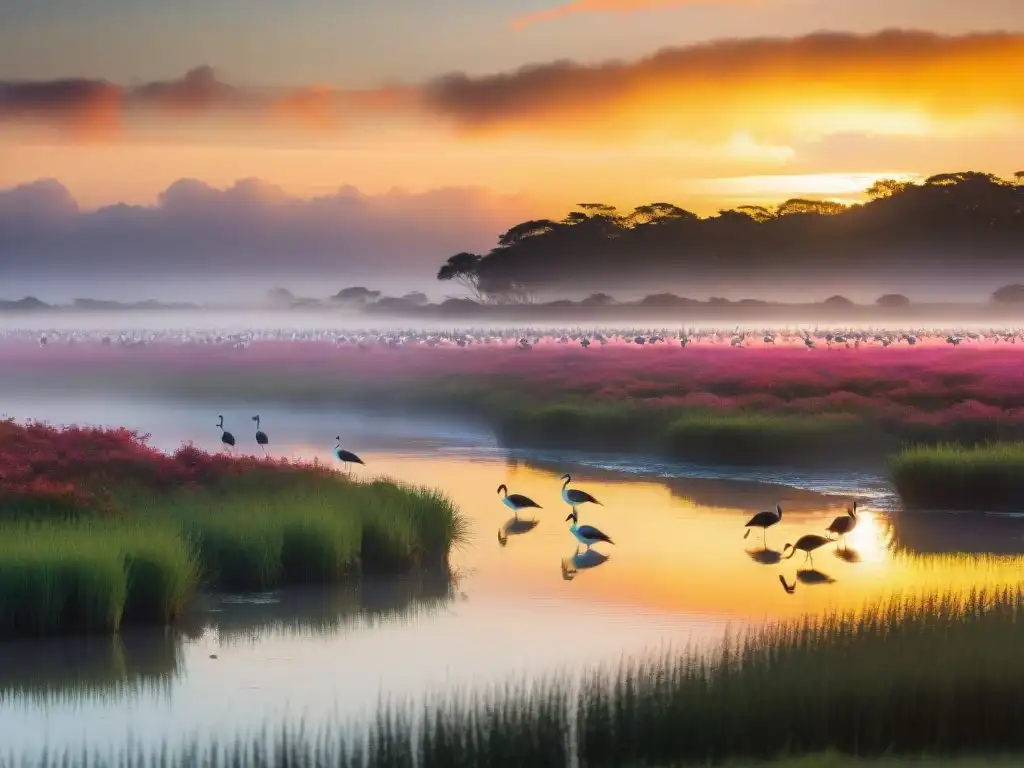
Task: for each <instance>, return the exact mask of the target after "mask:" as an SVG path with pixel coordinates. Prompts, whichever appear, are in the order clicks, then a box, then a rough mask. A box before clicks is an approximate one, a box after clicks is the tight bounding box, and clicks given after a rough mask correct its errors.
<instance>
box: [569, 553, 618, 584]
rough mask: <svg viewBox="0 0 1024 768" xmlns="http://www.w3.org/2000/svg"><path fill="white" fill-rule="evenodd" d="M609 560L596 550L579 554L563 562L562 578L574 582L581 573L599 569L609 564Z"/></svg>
mask: <svg viewBox="0 0 1024 768" xmlns="http://www.w3.org/2000/svg"><path fill="white" fill-rule="evenodd" d="M609 559H610V557H609V556H608V555H605V554H602V553H600V552H598V551H597V550H596V549H588V550H585V551H583V552H577V553H576V554H574V555H573V556H572V557H567V558H565V559H564V560H562V578H563V579H565V580H566V581H572V580H573V579H575V578H576V575H577V574H578V573H579V572H580V571H586V570H590V569H591V568H597V566H599V565H603V564H604V563H607V562H608V560H609Z"/></svg>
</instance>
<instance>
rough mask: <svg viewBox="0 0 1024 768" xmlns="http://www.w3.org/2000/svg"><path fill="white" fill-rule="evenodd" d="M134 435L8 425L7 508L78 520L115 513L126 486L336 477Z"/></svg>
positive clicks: (1, 455) (0, 485)
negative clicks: (260, 475)
mask: <svg viewBox="0 0 1024 768" xmlns="http://www.w3.org/2000/svg"><path fill="white" fill-rule="evenodd" d="M147 438H148V435H141V434H138V433H137V432H133V431H131V430H128V429H102V428H98V427H64V428H61V429H58V428H56V427H51V426H49V425H46V424H40V423H36V422H30V423H28V424H18V423H16V422H14V421H13V420H6V421H0V508H3V507H7V506H9V505H15V504H22V505H24V504H30V505H32V506H34V507H45V508H49V509H53V510H57V511H64V512H66V513H68V514H73V513H75V512H78V511H83V510H96V511H101V512H104V511H107V512H109V511H112V510H113V508H114V495H113V493H112V491H113V490H114V489H118V488H127V487H130V488H139V489H147V490H170V489H174V488H185V487H196V488H208V487H210V486H213V485H215V484H216V483H218V482H219V481H221V480H223V479H225V478H228V477H238V476H241V475H244V474H247V473H251V472H266V473H270V474H274V475H287V474H290V473H298V472H306V473H308V472H328V471H329V470H328V469H326V468H323V467H320V466H319V465H310V464H301V463H292V462H289V461H287V460H286V459H260V458H256V457H239V458H235V457H231V456H225V455H219V454H210V453H206V452H205V451H201V450H199V449H198V448H195V447H194V446H192V445H184V446H182V447H181V448H179V449H178V450H177V451H175V452H174V453H173V454H171V455H167V454H165V453H162V452H161V451H158V450H156V449H155V448H153V447H151V446H150V445H148V444H147V442H146V440H147Z"/></svg>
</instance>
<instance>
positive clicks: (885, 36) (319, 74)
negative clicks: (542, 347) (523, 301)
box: [0, 0, 1024, 215]
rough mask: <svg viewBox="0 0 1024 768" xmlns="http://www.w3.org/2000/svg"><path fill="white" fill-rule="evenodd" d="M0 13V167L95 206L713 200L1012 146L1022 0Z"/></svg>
mask: <svg viewBox="0 0 1024 768" xmlns="http://www.w3.org/2000/svg"><path fill="white" fill-rule="evenodd" d="M0 18H2V19H3V24H0V81H2V82H3V85H0V136H2V139H0V141H2V143H0V188H3V187H10V186H13V185H16V184H19V183H24V182H27V181H32V180H35V179H39V178H56V179H58V180H60V181H61V182H62V183H63V184H64V185H65V186H67V187H68V189H69V190H70V191H71V193H72V194H73V195H74V196H75V198H76V199H77V200H78V202H79V203H80V204H81V205H82V206H83V207H85V208H89V207H95V206H98V205H103V204H109V203H114V202H129V203H150V204H151V203H153V202H154V201H156V200H157V197H158V195H159V194H160V193H161V192H162V191H163V190H164V189H165V188H167V187H168V186H169V185H170V184H172V183H173V182H174V181H175V180H177V179H179V178H182V177H189V178H196V179H200V180H202V181H205V182H207V183H209V184H211V185H213V186H216V187H225V186H228V185H230V184H231V183H233V182H234V181H236V180H237V179H242V178H250V177H258V178H260V179H263V180H265V181H267V182H269V183H270V184H272V185H276V186H277V187H280V188H281V190H283V192H285V193H287V194H289V195H295V196H300V197H308V196H314V195H323V194H329V193H331V192H332V191H333V190H336V189H337V188H339V187H341V186H343V185H352V186H354V187H356V188H358V189H359V190H361V191H362V192H364V193H368V194H379V193H383V192H386V191H388V190H390V189H393V188H395V187H398V188H401V189H403V190H407V191H410V192H424V191H428V190H431V189H437V188H445V187H473V188H481V194H485V191H488V192H492V193H498V194H521V195H523V196H525V199H526V200H527V201H528V203H529V205H530V206H536V207H537V210H538V212H539V213H546V214H548V215H557V214H559V213H561V212H562V211H563V210H564V209H565V207H567V206H569V205H571V204H573V203H574V202H577V201H580V200H601V201H605V202H611V203H614V204H617V205H620V206H631V205H635V204H639V203H642V202H647V201H653V200H670V201H672V202H677V203H680V204H684V205H688V206H690V207H691V208H693V209H694V210H697V211H698V212H700V213H711V212H713V211H714V210H715V209H716V208H718V207H720V206H722V205H729V204H733V203H736V202H738V201H742V202H764V201H771V202H774V201H778V200H781V199H784V198H787V197H792V196H797V195H819V196H826V197H832V198H838V199H848V198H853V197H856V194H857V192H858V191H859V190H861V189H863V188H864V187H865V186H867V185H869V184H870V182H871V180H873V179H874V178H875V177H877V176H879V175H886V176H888V175H906V176H913V175H927V174H931V173H934V172H937V171H946V170H961V169H967V168H971V169H975V168H977V169H984V170H991V171H993V172H996V173H1002V174H1006V175H1009V174H1011V173H1012V172H1013V171H1015V170H1019V168H1020V166H1024V153H1022V152H1021V149H1022V145H1024V141H1022V140H1021V139H1020V136H1021V135H1024V134H1022V130H1024V78H1022V77H1020V75H1019V73H1020V72H1021V71H1024V3H1021V2H1020V0H974V2H971V3H951V2H946V1H945V0H896V1H895V2H894V1H893V0H860V1H858V2H850V1H849V0H569V1H568V2H563V3H561V4H560V3H559V0H436V1H435V2H430V3H424V2H418V1H417V2H413V0H373V1H372V2H370V1H369V0H358V1H357V0H330V2H328V0H292V2H289V3H283V2H280V1H279V0H244V1H243V0H204V1H203V2H198V1H191V0H190V1H188V2H177V3H158V2H156V0H50V1H49V2H46V3H26V2H23V1H22V0H0ZM821 30H827V31H828V32H829V34H818V35H815V36H812V37H805V36H807V35H811V34H812V33H816V32H819V31H821ZM885 30H890V31H885ZM892 30H899V31H892ZM524 67H526V69H524ZM187 73H191V74H187ZM68 78H74V79H78V81H77V82H56V81H58V80H64V79H68Z"/></svg>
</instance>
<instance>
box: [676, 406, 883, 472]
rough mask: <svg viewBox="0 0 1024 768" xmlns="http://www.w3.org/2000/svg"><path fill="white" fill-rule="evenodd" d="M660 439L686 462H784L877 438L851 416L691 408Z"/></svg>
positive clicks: (814, 458)
mask: <svg viewBox="0 0 1024 768" xmlns="http://www.w3.org/2000/svg"><path fill="white" fill-rule="evenodd" d="M872 438H873V439H872ZM665 441H666V444H667V446H668V450H669V452H670V453H671V454H672V455H673V456H676V457H678V458H684V459H688V460H691V461H709V462H714V463H721V464H780V463H783V464H785V463H791V462H799V463H806V462H820V461H822V460H823V458H825V457H827V458H828V459H829V460H834V459H835V456H836V454H837V453H838V454H840V455H841V454H844V453H845V454H847V455H849V454H850V453H853V452H856V451H857V449H858V448H859V447H860V446H861V445H862V444H864V443H865V442H869V441H870V442H872V443H873V445H874V446H877V445H878V436H877V435H873V434H872V433H871V430H870V429H869V428H868V425H867V424H865V423H864V422H863V421H862V420H861V419H859V418H856V417H853V416H844V415H822V416H803V415H778V414H762V413H748V412H740V413H711V412H692V413H686V414H684V415H682V416H679V417H678V418H675V419H673V420H672V421H671V422H670V423H669V424H668V425H667V428H666V434H665Z"/></svg>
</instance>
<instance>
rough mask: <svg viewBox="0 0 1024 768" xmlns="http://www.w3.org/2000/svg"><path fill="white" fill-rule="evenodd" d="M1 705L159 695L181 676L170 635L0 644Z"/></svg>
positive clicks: (178, 653) (179, 656) (176, 641)
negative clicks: (53, 700) (17, 702)
mask: <svg viewBox="0 0 1024 768" xmlns="http://www.w3.org/2000/svg"><path fill="white" fill-rule="evenodd" d="M0 658H2V660H3V662H2V664H0V702H3V703H12V702H14V701H33V702H37V703H39V702H43V701H46V700H49V699H64V700H66V699H68V698H69V697H72V698H74V697H79V696H90V697H97V698H110V697H115V696H116V697H122V698H127V697H131V696H133V695H138V694H146V695H150V696H153V695H160V694H162V693H166V692H167V690H169V686H170V683H171V682H172V681H173V680H174V679H175V677H176V676H177V675H178V674H180V673H181V671H182V653H181V642H180V641H179V638H177V637H176V636H175V634H174V633H173V632H171V631H169V630H162V629H161V630H155V631H136V632H130V633H125V634H124V635H121V636H115V637H73V638H47V639H33V640H25V641H16V642H4V643H2V644H0Z"/></svg>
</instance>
